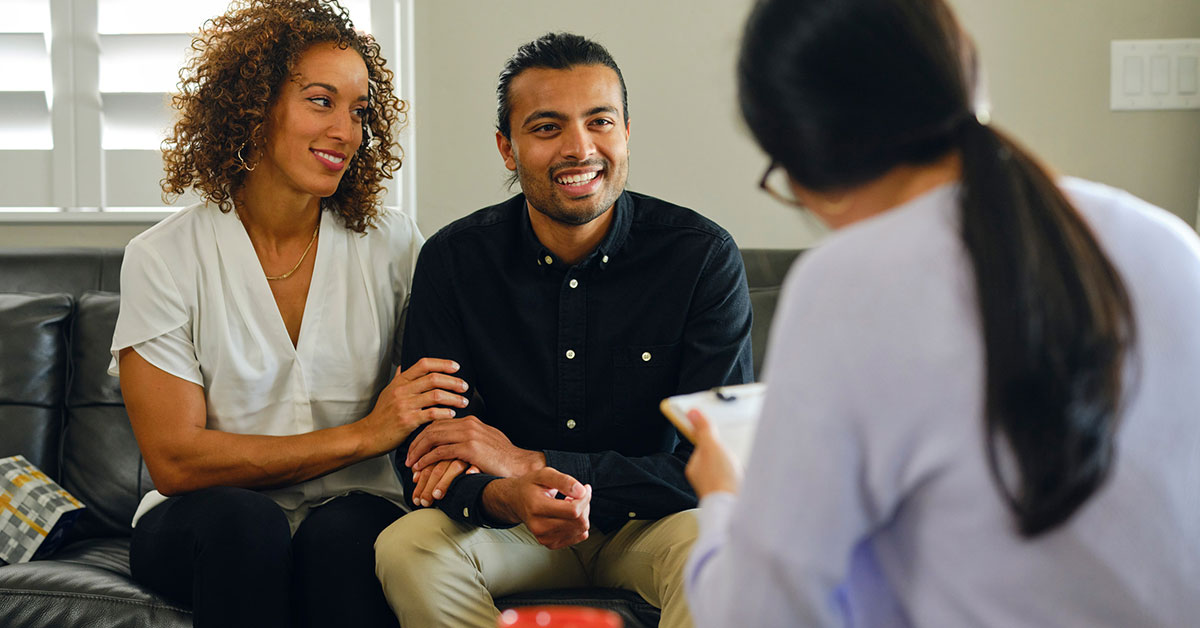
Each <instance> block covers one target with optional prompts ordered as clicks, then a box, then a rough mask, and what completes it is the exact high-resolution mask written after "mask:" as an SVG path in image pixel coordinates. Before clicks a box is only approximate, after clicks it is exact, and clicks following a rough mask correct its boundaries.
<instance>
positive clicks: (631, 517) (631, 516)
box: [629, 510, 637, 519]
mask: <svg viewBox="0 0 1200 628" xmlns="http://www.w3.org/2000/svg"><path fill="white" fill-rule="evenodd" d="M635 517H637V513H636V512H633V511H632V510H631V511H629V518H630V519H633V518H635Z"/></svg>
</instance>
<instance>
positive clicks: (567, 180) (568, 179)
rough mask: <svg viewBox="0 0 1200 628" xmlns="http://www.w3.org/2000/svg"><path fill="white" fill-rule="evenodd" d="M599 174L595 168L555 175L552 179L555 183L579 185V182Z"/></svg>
mask: <svg viewBox="0 0 1200 628" xmlns="http://www.w3.org/2000/svg"><path fill="white" fill-rule="evenodd" d="M599 174H600V171H599V170H596V171H594V172H585V173H583V174H569V175H565V176H561V177H557V178H555V179H554V181H555V182H557V183H562V184H565V185H579V184H580V183H587V182H588V181H591V180H592V179H595V178H596V176H597V175H599Z"/></svg>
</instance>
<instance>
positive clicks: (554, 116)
mask: <svg viewBox="0 0 1200 628" xmlns="http://www.w3.org/2000/svg"><path fill="white" fill-rule="evenodd" d="M598 113H613V114H615V113H617V108H616V107H613V106H612V105H601V106H599V107H592V108H591V109H588V111H587V116H589V117H590V116H594V115H596V114H598ZM539 118H549V119H551V120H558V121H560V122H561V121H564V120H566V119H567V114H565V113H562V112H561V111H550V110H546V109H540V110H538V111H534V112H533V113H531V114H529V116H528V117H526V118H525V121H524V122H522V123H521V126H525V125H526V124H529V123H530V122H533V121H534V120H537V119H539Z"/></svg>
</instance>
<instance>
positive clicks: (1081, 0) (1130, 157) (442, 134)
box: [0, 0, 1200, 247]
mask: <svg viewBox="0 0 1200 628" xmlns="http://www.w3.org/2000/svg"><path fill="white" fill-rule="evenodd" d="M414 1H415V3H416V18H415V21H416V24H415V26H416V28H415V30H416V42H415V47H416V76H417V87H416V89H417V91H416V97H415V98H413V99H412V101H413V103H412V104H413V116H412V121H413V131H414V132H415V135H416V140H417V145H416V150H415V151H414V152H415V155H414V157H415V159H414V160H413V163H414V164H415V165H416V167H417V194H418V207H417V214H418V218H419V223H420V225H421V228H422V230H423V231H424V232H425V233H426V234H431V233H432V232H433V231H435V230H437V229H438V228H440V227H442V226H443V225H445V224H447V223H448V222H450V221H452V220H454V219H456V218H458V217H460V216H463V215H465V214H466V213H468V212H470V211H472V210H474V209H477V208H479V207H483V206H485V205H489V204H492V203H495V202H498V201H500V200H502V199H504V198H506V197H507V196H508V194H509V193H508V192H507V191H506V190H505V189H504V187H503V185H502V183H503V180H504V176H505V174H506V171H505V170H504V168H503V165H502V163H501V160H500V158H499V156H498V155H497V153H496V148H495V141H494V130H493V127H492V123H493V117H494V115H495V95H494V91H493V90H494V89H495V81H496V74H497V73H498V72H499V70H500V67H501V65H502V64H503V62H504V60H505V58H507V56H508V55H510V54H511V53H512V52H513V51H514V50H515V49H516V47H517V46H518V45H520V44H521V43H523V42H525V41H528V40H530V39H532V38H534V37H536V36H538V35H540V34H542V33H544V32H546V31H548V30H572V31H575V32H578V33H580V34H583V35H587V36H590V37H593V38H595V39H597V40H599V41H600V42H602V43H604V44H605V45H606V46H607V47H608V48H609V49H610V50H611V51H612V53H613V55H614V57H616V59H617V62H618V63H619V64H620V65H621V68H622V70H623V71H624V73H625V76H626V81H627V83H628V86H629V101H630V102H629V106H630V118H631V123H632V136H631V146H630V148H631V151H632V156H631V160H632V161H631V166H630V179H629V186H630V188H631V189H635V190H638V191H642V192H646V193H649V194H654V195H657V196H661V197H663V198H665V199H668V200H671V201H674V202H677V203H680V204H683V205H688V206H691V207H693V208H695V209H697V210H699V211H700V212H702V213H704V214H705V215H707V216H709V217H710V218H713V219H714V220H716V221H718V222H719V223H721V224H722V225H724V226H725V227H726V228H728V229H729V230H730V232H732V233H733V235H734V237H735V238H736V239H737V240H738V242H739V243H740V244H741V245H742V246H756V247H792V246H799V245H804V244H807V243H810V242H812V241H813V240H814V239H815V237H816V236H815V234H816V233H817V230H816V229H814V227H813V225H812V223H811V221H809V220H806V219H805V218H803V217H801V216H799V215H798V214H797V213H795V212H792V211H790V210H788V209H787V208H784V207H781V206H779V205H778V204H777V203H775V202H773V201H772V200H771V199H769V198H768V197H766V196H765V195H764V194H762V193H761V192H760V191H759V190H758V189H757V187H756V183H757V181H758V176H759V174H760V173H761V171H762V168H763V166H764V165H765V158H764V157H763V156H762V154H761V153H760V152H759V151H758V149H757V148H756V147H755V146H754V145H753V143H752V142H751V140H750V139H749V137H748V135H747V134H746V132H745V131H744V130H743V128H742V126H741V122H740V121H739V119H738V116H737V112H736V109H735V103H734V79H733V64H734V56H735V54H736V49H737V40H738V36H739V32H740V29H741V24H742V22H743V20H744V18H745V14H746V13H747V12H748V10H749V7H750V4H751V3H750V0H687V1H684V0H656V1H650V2H646V1H643V0H614V1H612V2H609V3H607V4H603V5H596V4H590V3H579V2H562V1H561V0H519V1H517V0H508V1H493V0H414ZM951 2H952V3H953V4H954V5H955V6H956V7H957V9H958V10H959V11H960V13H961V16H962V18H963V20H964V22H965V23H966V26H967V28H968V30H970V31H971V32H972V33H974V34H975V35H976V38H977V40H978V41H979V44H980V48H981V50H982V54H983V59H984V64H985V67H986V68H987V70H988V72H989V75H990V84H991V92H992V101H993V104H994V111H993V113H994V119H995V120H996V123H997V124H999V125H1000V126H1002V127H1004V128H1006V129H1008V130H1009V131H1011V132H1012V133H1013V134H1015V135H1016V136H1017V137H1018V138H1020V139H1022V140H1023V141H1024V142H1025V143H1027V144H1028V145H1030V146H1031V147H1032V148H1033V149H1034V150H1035V152H1037V153H1039V154H1041V155H1042V156H1043V157H1044V158H1045V159H1046V160H1047V161H1048V162H1049V163H1050V164H1052V165H1053V166H1055V167H1056V168H1058V169H1059V170H1060V171H1062V172H1065V173H1068V174H1074V175H1078V176H1083V177H1087V178H1091V179H1097V180H1101V181H1105V182H1108V183H1111V184H1113V185H1116V186H1119V187H1123V188H1126V189H1129V190H1131V191H1133V192H1134V193H1136V194H1138V195H1140V196H1143V197H1144V198H1147V199H1149V200H1150V201H1152V202H1154V203H1157V204H1159V205H1162V206H1164V207H1166V208H1168V209H1170V210H1171V211H1173V212H1175V213H1176V214H1179V215H1180V216H1182V217H1184V218H1185V219H1186V220H1188V221H1189V222H1194V221H1195V218H1196V210H1197V192H1198V189H1200V111H1162V112H1153V111H1146V112H1110V111H1109V109H1108V81H1109V78H1108V77H1109V61H1108V58H1109V52H1108V42H1109V40H1112V39H1150V38H1173V37H1200V2H1197V1H1196V0H1137V1H1131V0H1004V1H1003V2H999V1H996V0H951ZM886 102H887V101H886V95H883V94H881V95H880V106H886ZM135 232H136V230H135V229H132V228H128V227H111V226H97V227H70V228H68V227H61V226H55V227H19V226H17V227H14V226H0V246H14V245H16V246H41V245H51V244H54V245H59V244H67V243H76V242H78V243H85V244H86V243H92V244H94V245H102V246H120V245H122V244H123V243H124V242H125V241H126V240H127V239H128V237H130V236H131V235H132V234H133V233H135Z"/></svg>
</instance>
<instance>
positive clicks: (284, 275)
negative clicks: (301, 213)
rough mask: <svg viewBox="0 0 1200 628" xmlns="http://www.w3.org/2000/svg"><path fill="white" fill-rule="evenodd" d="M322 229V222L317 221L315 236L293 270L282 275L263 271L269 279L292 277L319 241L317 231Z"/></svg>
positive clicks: (276, 279)
mask: <svg viewBox="0 0 1200 628" xmlns="http://www.w3.org/2000/svg"><path fill="white" fill-rule="evenodd" d="M320 230H321V222H320V221H317V228H316V229H313V237H312V239H311V240H309V241H308V246H307V247H306V248H305V249H304V253H302V254H301V255H300V261H298V262H296V265H295V266H292V269H291V270H289V271H287V272H286V273H283V274H282V275H276V276H274V277H272V276H270V275H266V273H263V274H264V275H266V277H267V281H280V280H282V279H287V278H288V277H291V276H292V273H294V272H296V269H298V268H300V265H301V264H303V263H304V258H306V257H308V252H309V251H311V250H312V245H313V243H314V242H316V241H317V232H318V231H320Z"/></svg>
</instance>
